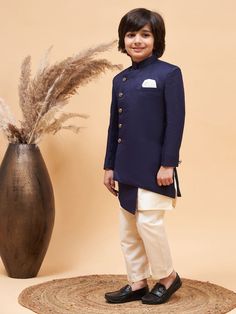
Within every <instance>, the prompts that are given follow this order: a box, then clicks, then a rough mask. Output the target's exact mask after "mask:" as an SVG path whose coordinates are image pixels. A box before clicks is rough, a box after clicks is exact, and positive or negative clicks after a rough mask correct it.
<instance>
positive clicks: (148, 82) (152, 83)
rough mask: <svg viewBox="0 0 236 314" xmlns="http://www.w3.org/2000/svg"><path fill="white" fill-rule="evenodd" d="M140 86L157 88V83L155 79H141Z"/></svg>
mask: <svg viewBox="0 0 236 314" xmlns="http://www.w3.org/2000/svg"><path fill="white" fill-rule="evenodd" d="M142 87H151V88H157V83H156V81H155V80H152V79H147V80H145V81H143V84H142Z"/></svg>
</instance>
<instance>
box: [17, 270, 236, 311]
mask: <svg viewBox="0 0 236 314" xmlns="http://www.w3.org/2000/svg"><path fill="white" fill-rule="evenodd" d="M181 279H182V282H183V284H182V286H181V288H180V289H179V290H177V291H176V293H174V294H173V295H172V296H171V298H170V299H169V301H168V302H166V303H164V304H160V305H146V304H142V303H141V301H134V302H128V303H123V304H110V303H106V301H105V299H104V293H105V292H108V291H114V290H118V289H120V288H121V287H122V286H124V285H126V284H127V279H126V276H125V275H90V276H80V277H75V278H67V279H58V280H52V281H48V282H45V283H42V284H39V285H35V286H31V287H29V288H26V289H24V290H23V291H22V292H21V294H20V295H19V298H18V301H19V303H20V304H21V305H23V306H25V307H27V308H29V309H31V310H32V311H34V312H36V313H39V314H49V313H50V314H67V313H68V314H87V313H92V314H119V313H123V314H142V313H143V314H144V313H155V314H158V313H162V314H163V313H164V314H169V313H173V314H182V313H183V314H185V313H186V314H198V313H199V314H223V313H227V312H229V311H230V310H232V309H234V308H235V307H236V293H234V292H233V291H230V290H227V289H225V288H223V287H220V286H218V285H215V284H212V283H210V282H202V281H197V280H191V279H185V278H181ZM154 283H155V281H153V280H148V284H149V287H150V288H151V287H152V286H153V284H154Z"/></svg>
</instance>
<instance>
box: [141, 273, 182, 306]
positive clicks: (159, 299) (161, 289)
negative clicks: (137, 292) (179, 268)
mask: <svg viewBox="0 0 236 314" xmlns="http://www.w3.org/2000/svg"><path fill="white" fill-rule="evenodd" d="M181 285H182V281H181V280H180V278H179V275H178V274H177V273H176V278H175V280H174V281H173V283H172V284H171V286H170V287H169V288H168V289H166V287H165V286H164V285H163V284H161V283H159V282H157V283H156V284H155V286H154V287H153V288H152V290H151V291H150V292H149V293H148V294H147V295H145V296H143V297H142V303H144V304H161V303H165V302H166V301H167V300H168V299H169V298H170V297H171V296H172V294H173V293H174V292H175V291H176V290H178V289H179V288H180V287H181Z"/></svg>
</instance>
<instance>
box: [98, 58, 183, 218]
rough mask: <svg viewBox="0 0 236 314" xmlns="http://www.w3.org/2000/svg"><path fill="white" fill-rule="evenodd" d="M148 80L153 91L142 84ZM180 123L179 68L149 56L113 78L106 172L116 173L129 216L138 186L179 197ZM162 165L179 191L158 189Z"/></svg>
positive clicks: (181, 118) (180, 84)
mask: <svg viewBox="0 0 236 314" xmlns="http://www.w3.org/2000/svg"><path fill="white" fill-rule="evenodd" d="M147 80H152V83H153V82H154V83H155V84H154V85H155V87H154V86H153V85H151V87H148V85H145V83H144V82H145V81H147ZM145 86H147V87H145ZM184 120H185V96H184V86H183V78H182V73H181V70H180V68H179V67H178V66H176V65H173V64H170V63H168V62H165V61H162V60H159V59H157V58H156V56H154V55H152V56H151V57H149V58H147V59H145V60H143V61H141V62H139V63H135V62H132V66H130V67H129V68H127V69H125V70H124V71H122V72H120V73H119V74H118V75H116V76H115V77H114V79H113V86H112V101H111V107H110V121H109V128H108V135H107V146H106V154H105V161H104V169H112V170H114V180H115V181H118V182H119V183H120V185H119V188H120V191H119V200H120V203H122V204H123V205H126V208H125V207H124V208H125V209H127V210H128V211H130V212H132V213H134V211H135V210H134V204H136V199H134V198H135V197H136V196H137V187H140V188H143V189H146V190H150V191H152V192H156V193H159V194H162V195H166V196H169V197H172V198H175V196H176V194H177V196H181V195H180V191H179V184H178V178H177V171H176V167H178V165H179V163H180V161H179V150H180V146H181V141H182V135H183V129H184ZM160 166H167V167H168V166H169V167H174V169H175V171H174V175H173V178H174V179H175V180H176V183H177V191H176V190H175V185H174V183H173V184H171V185H168V186H159V185H158V184H157V181H156V175H157V172H158V170H159V168H160ZM121 184H123V185H122V186H121ZM131 187H133V188H131ZM122 204H121V206H122ZM122 207H123V206H122Z"/></svg>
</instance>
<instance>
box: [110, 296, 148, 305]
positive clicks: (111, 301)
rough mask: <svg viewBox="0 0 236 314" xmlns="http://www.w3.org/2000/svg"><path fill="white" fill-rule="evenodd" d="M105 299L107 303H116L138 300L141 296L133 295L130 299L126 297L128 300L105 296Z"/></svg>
mask: <svg viewBox="0 0 236 314" xmlns="http://www.w3.org/2000/svg"><path fill="white" fill-rule="evenodd" d="M105 299H106V300H107V302H108V303H115V304H118V303H126V302H132V301H140V300H141V299H142V297H136V298H135V297H134V298H132V299H128V300H125V299H124V300H111V299H109V298H107V297H106V296H105Z"/></svg>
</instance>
